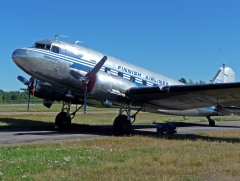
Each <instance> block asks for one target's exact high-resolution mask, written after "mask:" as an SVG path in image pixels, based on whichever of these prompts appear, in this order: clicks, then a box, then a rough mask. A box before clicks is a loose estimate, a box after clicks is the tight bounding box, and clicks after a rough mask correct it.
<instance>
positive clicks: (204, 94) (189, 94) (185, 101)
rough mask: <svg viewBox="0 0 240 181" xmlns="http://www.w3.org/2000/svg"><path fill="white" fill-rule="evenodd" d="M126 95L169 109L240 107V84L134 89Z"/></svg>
mask: <svg viewBox="0 0 240 181" xmlns="http://www.w3.org/2000/svg"><path fill="white" fill-rule="evenodd" d="M126 95H127V96H128V97H129V98H130V99H132V101H133V102H137V103H140V104H142V105H146V104H147V105H149V104H150V105H153V106H159V107H163V108H167V109H176V110H185V109H194V108H201V107H208V106H222V107H226V106H236V105H240V82H237V83H220V84H202V85H172V86H164V87H158V86H156V87H134V88H130V89H129V90H127V92H126Z"/></svg>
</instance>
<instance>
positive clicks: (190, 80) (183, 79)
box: [178, 78, 206, 85]
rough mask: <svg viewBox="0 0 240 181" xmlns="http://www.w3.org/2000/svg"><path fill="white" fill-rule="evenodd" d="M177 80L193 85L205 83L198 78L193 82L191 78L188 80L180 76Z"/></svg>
mask: <svg viewBox="0 0 240 181" xmlns="http://www.w3.org/2000/svg"><path fill="white" fill-rule="evenodd" d="M178 81H179V82H182V83H184V84H189V85H193V84H206V82H204V81H202V80H199V81H198V82H193V81H192V79H189V80H188V81H187V80H186V79H185V78H181V79H179V80H178Z"/></svg>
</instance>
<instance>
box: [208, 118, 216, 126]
mask: <svg viewBox="0 0 240 181" xmlns="http://www.w3.org/2000/svg"><path fill="white" fill-rule="evenodd" d="M207 119H208V122H209V126H211V127H214V126H215V121H214V120H213V119H211V118H210V117H207Z"/></svg>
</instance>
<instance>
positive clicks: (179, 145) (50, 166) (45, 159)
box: [0, 133, 240, 181]
mask: <svg viewBox="0 0 240 181" xmlns="http://www.w3.org/2000/svg"><path fill="white" fill-rule="evenodd" d="M211 138H214V139H211ZM233 138H234V139H233ZM239 142H240V133H224V134H223V133H214V134H213V133H212V134H204V135H199V136H198V137H196V138H194V137H176V136H171V137H165V138H159V137H145V136H143V137H142V136H134V137H123V138H121V137H112V138H108V139H97V140H90V141H79V142H69V143H63V144H44V145H18V146H13V147H12V146H11V147H0V180H1V179H2V180H124V181H125V180H239V179H240V152H239V150H240V144H239Z"/></svg>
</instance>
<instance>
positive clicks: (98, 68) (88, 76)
mask: <svg viewBox="0 0 240 181" xmlns="http://www.w3.org/2000/svg"><path fill="white" fill-rule="evenodd" d="M106 61H107V56H104V57H103V58H102V59H101V60H100V61H99V62H98V63H97V64H96V66H95V67H93V69H92V70H91V71H90V72H88V73H87V74H86V75H85V77H87V78H88V79H90V78H92V77H95V75H96V74H97V73H98V71H99V70H100V69H101V68H102V66H103V64H104V63H105V62H106Z"/></svg>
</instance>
